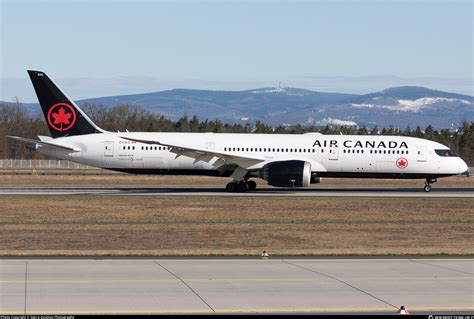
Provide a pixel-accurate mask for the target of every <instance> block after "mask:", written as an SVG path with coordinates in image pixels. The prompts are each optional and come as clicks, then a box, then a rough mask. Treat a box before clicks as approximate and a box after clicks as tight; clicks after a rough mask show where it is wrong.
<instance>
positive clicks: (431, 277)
mask: <svg viewBox="0 0 474 319" xmlns="http://www.w3.org/2000/svg"><path fill="white" fill-rule="evenodd" d="M433 279H435V280H437V279H439V280H455V279H459V280H465V279H472V280H474V276H406V277H344V280H433ZM183 280H185V281H186V282H201V283H212V282H243V281H245V282H265V281H331V280H332V279H331V278H314V277H310V278H202V279H201V278H197V279H186V278H183ZM120 282H124V283H127V282H169V283H172V282H176V279H28V280H24V279H11V280H0V283H24V284H26V283H32V284H34V283H39V284H42V283H104V284H107V283H120Z"/></svg>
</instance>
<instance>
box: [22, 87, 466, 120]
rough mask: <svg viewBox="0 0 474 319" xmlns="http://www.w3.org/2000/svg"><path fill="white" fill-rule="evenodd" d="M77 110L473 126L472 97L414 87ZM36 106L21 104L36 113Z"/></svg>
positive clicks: (133, 97)
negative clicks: (136, 109)
mask: <svg viewBox="0 0 474 319" xmlns="http://www.w3.org/2000/svg"><path fill="white" fill-rule="evenodd" d="M77 103H78V104H79V105H85V104H102V105H104V106H105V107H112V106H115V105H118V104H130V105H137V106H142V107H144V108H145V109H147V110H149V111H152V112H155V113H158V114H162V115H164V116H166V117H169V118H171V119H177V118H179V117H181V116H183V115H184V114H187V115H190V116H192V115H197V116H198V117H199V118H201V119H205V118H208V119H216V118H218V119H219V120H221V121H223V122H229V123H236V122H237V123H239V122H240V123H241V122H248V121H250V122H255V121H257V120H259V121H262V122H264V123H267V124H270V125H279V124H303V125H305V124H314V125H326V124H334V125H357V126H362V125H365V126H369V127H373V126H379V127H387V126H390V125H391V126H398V127H406V126H417V125H420V126H426V125H428V124H431V125H433V126H434V127H437V128H445V127H451V126H458V125H459V124H460V123H461V122H462V121H464V120H468V121H469V120H471V121H472V120H474V97H472V96H469V95H463V94H458V93H449V92H445V91H440V90H433V89H429V88H426V87H420V86H399V87H392V88H387V89H385V90H382V91H378V92H372V93H368V94H362V95H357V94H348V93H337V92H331V93H329V92H320V91H313V90H307V89H300V88H292V87H263V88H257V89H250V90H243V91H222V90H198V89H184V88H176V89H172V90H165V91H157V92H149V93H140V94H129V95H116V96H105V97H98V98H90V99H82V100H79V101H77ZM37 105H38V104H35V103H29V104H25V106H26V107H28V108H30V109H35V108H36V109H37V110H39V108H37Z"/></svg>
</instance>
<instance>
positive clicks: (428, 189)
mask: <svg viewBox="0 0 474 319" xmlns="http://www.w3.org/2000/svg"><path fill="white" fill-rule="evenodd" d="M436 182H437V179H436V178H427V179H426V182H425V187H423V190H424V191H425V192H427V193H429V192H431V190H432V189H433V187H431V184H433V183H436Z"/></svg>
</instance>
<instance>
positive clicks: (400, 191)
mask: <svg viewBox="0 0 474 319" xmlns="http://www.w3.org/2000/svg"><path fill="white" fill-rule="evenodd" d="M1 195H126V196H141V195H147V196H215V197H219V196H304V197H468V198H474V188H436V187H434V188H433V190H432V191H431V192H430V193H426V192H424V191H423V189H422V187H420V188H323V187H322V188H317V189H315V188H300V189H288V188H286V189H285V188H262V189H258V190H257V191H253V192H246V193H229V192H227V191H225V190H224V189H222V188H202V189H201V188H50V187H45V188H0V196H1Z"/></svg>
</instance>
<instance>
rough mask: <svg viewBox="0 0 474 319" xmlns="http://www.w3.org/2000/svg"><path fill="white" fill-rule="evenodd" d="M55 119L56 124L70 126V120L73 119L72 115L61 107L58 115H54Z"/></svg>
mask: <svg viewBox="0 0 474 319" xmlns="http://www.w3.org/2000/svg"><path fill="white" fill-rule="evenodd" d="M52 115H53V117H54V124H66V125H67V124H69V119H70V118H71V116H72V114H71V113H66V112H65V111H64V108H63V107H61V108H60V109H59V111H58V112H57V113H53V114H52Z"/></svg>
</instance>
